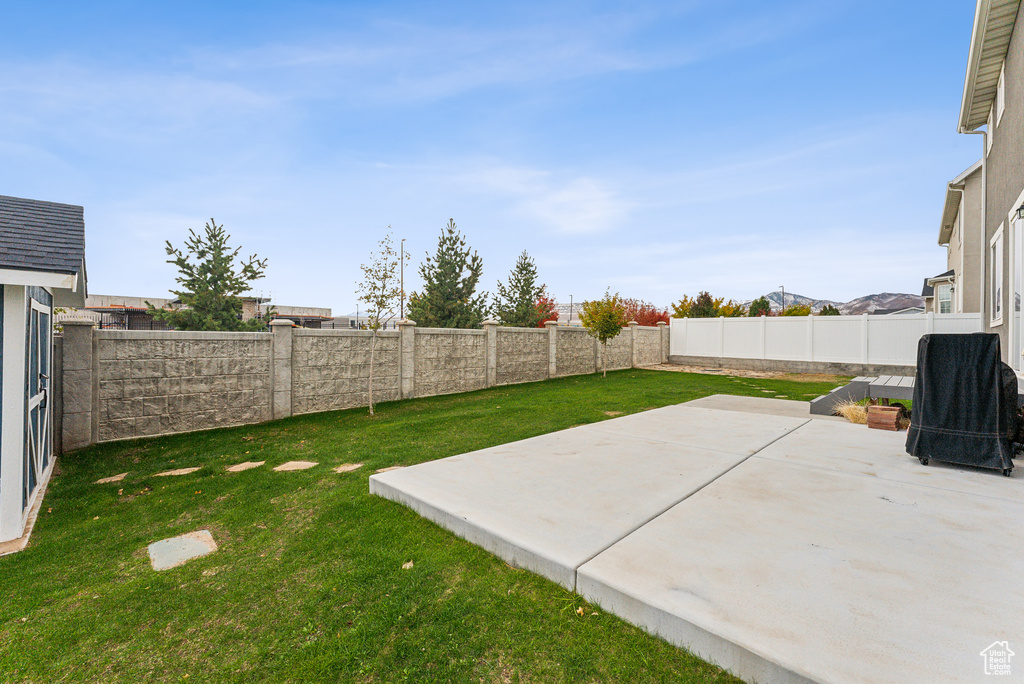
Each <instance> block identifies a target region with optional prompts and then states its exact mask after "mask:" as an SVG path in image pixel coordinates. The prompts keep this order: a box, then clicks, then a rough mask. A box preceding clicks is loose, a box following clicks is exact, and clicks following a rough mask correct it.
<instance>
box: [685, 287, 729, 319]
mask: <svg viewBox="0 0 1024 684" xmlns="http://www.w3.org/2000/svg"><path fill="white" fill-rule="evenodd" d="M721 303H722V300H721V299H719V300H717V301H716V300H715V299H714V298H713V297H712V296H711V294H710V293H708V292H706V291H705V292H701V293H700V294H698V295H697V298H696V299H695V300H693V305H692V306H691V307H690V318H717V317H718V307H719V306H720V305H721Z"/></svg>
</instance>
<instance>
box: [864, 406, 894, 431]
mask: <svg viewBox="0 0 1024 684" xmlns="http://www.w3.org/2000/svg"><path fill="white" fill-rule="evenodd" d="M901 410H902V409H900V407H899V406H868V427H869V428H875V429H877V430H894V431H895V430H899V429H900V427H899V424H900V411H901Z"/></svg>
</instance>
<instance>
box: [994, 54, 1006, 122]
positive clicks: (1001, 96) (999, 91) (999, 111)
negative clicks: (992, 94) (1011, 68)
mask: <svg viewBox="0 0 1024 684" xmlns="http://www.w3.org/2000/svg"><path fill="white" fill-rule="evenodd" d="M1004 109H1006V62H1005V61H1004V62H1003V66H1002V68H1000V69H999V83H998V85H996V125H997V126H998V125H999V122H1000V121H1001V120H1002V118H1003V110H1004Z"/></svg>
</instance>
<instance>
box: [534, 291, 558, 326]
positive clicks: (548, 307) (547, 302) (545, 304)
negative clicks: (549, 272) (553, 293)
mask: <svg viewBox="0 0 1024 684" xmlns="http://www.w3.org/2000/svg"><path fill="white" fill-rule="evenodd" d="M537 315H538V316H540V323H538V324H537V327H538V328H543V327H544V324H545V323H547V322H548V321H557V320H558V304H556V303H555V300H554V299H552V298H551V297H547V296H544V297H541V298H540V299H538V300H537Z"/></svg>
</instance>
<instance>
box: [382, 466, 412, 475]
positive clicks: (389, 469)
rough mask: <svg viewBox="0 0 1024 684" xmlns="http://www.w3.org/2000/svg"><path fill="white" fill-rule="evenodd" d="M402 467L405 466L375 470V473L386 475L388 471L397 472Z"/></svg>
mask: <svg viewBox="0 0 1024 684" xmlns="http://www.w3.org/2000/svg"><path fill="white" fill-rule="evenodd" d="M404 467H405V466H388V467H387V468H377V470H376V472H378V473H386V472H388V471H391V470H399V469H401V468H404Z"/></svg>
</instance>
